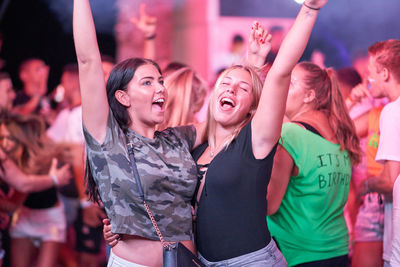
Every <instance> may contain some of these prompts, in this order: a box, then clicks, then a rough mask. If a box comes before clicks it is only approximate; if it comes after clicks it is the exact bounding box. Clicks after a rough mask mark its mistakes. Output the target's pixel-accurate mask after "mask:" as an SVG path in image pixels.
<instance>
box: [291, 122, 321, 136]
mask: <svg viewBox="0 0 400 267" xmlns="http://www.w3.org/2000/svg"><path fill="white" fill-rule="evenodd" d="M292 122H294V123H299V124H301V125H303V126H304V128H306V129H307V130H309V131H310V132H313V133H315V134H317V135H319V136H321V137H322V135H321V134H320V133H319V132H318V131H317V129H315V128H314V127H312V126H311V125H310V124H308V123H306V122H303V121H292Z"/></svg>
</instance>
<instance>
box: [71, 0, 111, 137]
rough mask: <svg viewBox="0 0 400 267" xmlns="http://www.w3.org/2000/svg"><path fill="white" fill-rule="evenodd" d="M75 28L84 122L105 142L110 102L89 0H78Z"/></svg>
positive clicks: (75, 10)
mask: <svg viewBox="0 0 400 267" xmlns="http://www.w3.org/2000/svg"><path fill="white" fill-rule="evenodd" d="M73 32H74V43H75V50H76V56H77V59H78V65H79V82H80V87H81V96H82V118H83V123H84V124H85V127H86V129H87V130H88V131H89V133H90V134H91V135H92V136H93V137H94V138H95V139H96V140H97V141H98V142H99V143H102V142H103V141H104V139H105V136H106V126H107V119H108V113H109V105H108V101H107V93H106V85H105V81H104V74H103V69H102V65H101V57H100V51H99V47H98V44H97V38H96V29H95V27H94V22H93V17H92V12H91V10H90V4H89V0H74V11H73Z"/></svg>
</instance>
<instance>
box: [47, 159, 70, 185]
mask: <svg viewBox="0 0 400 267" xmlns="http://www.w3.org/2000/svg"><path fill="white" fill-rule="evenodd" d="M57 165H58V160H57V159H56V158H54V159H53V160H52V162H51V167H50V170H49V176H50V177H54V178H52V179H55V181H56V182H55V183H56V186H58V187H60V186H64V185H67V184H68V183H69V181H70V180H71V178H72V174H71V170H70V165H69V164H64V165H63V166H62V167H60V168H58V167H57Z"/></svg>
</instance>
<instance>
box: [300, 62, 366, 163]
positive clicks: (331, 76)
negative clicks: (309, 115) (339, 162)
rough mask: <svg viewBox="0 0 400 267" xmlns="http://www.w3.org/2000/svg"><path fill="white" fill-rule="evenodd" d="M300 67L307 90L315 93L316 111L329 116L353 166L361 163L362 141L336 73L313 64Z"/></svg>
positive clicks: (342, 147) (341, 145) (303, 63)
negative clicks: (349, 112) (345, 101)
mask: <svg viewBox="0 0 400 267" xmlns="http://www.w3.org/2000/svg"><path fill="white" fill-rule="evenodd" d="M298 67H300V68H301V69H303V70H304V71H305V72H306V74H305V77H304V79H303V81H304V84H305V86H306V88H305V89H307V90H311V89H312V90H314V91H315V100H314V109H315V110H319V111H321V112H322V113H324V114H325V116H327V118H328V121H329V125H330V127H331V128H332V130H333V132H334V133H335V135H336V139H337V140H338V142H339V145H340V148H341V149H342V150H343V149H346V150H347V152H348V153H349V155H350V158H351V161H352V163H353V164H357V163H359V162H360V160H361V150H360V141H359V138H358V136H357V134H356V130H355V126H354V123H353V121H352V120H351V118H350V116H349V114H348V111H347V107H346V105H345V103H344V100H343V97H342V94H341V93H340V89H339V83H338V80H337V77H336V74H335V71H334V70H333V69H326V70H323V69H321V68H320V67H318V66H317V65H315V64H314V63H311V62H301V63H299V64H298Z"/></svg>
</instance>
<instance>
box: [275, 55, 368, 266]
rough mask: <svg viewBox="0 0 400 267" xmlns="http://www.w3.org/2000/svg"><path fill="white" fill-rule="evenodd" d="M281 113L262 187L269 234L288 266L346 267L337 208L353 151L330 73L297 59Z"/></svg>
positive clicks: (355, 156)
mask: <svg viewBox="0 0 400 267" xmlns="http://www.w3.org/2000/svg"><path fill="white" fill-rule="evenodd" d="M286 116H287V117H288V118H289V119H290V122H288V123H285V124H284V125H283V128H282V134H281V139H280V142H279V144H280V145H279V146H278V149H277V152H276V156H275V160H274V166H273V170H272V176H271V182H270V184H269V187H268V195H267V199H268V215H269V217H268V226H269V229H270V231H271V234H272V236H274V237H275V239H276V240H277V243H278V245H279V246H280V248H281V250H282V253H283V255H284V256H285V258H286V260H287V262H288V264H289V266H294V265H301V266H347V265H348V257H347V254H348V232H347V226H346V222H345V219H344V215H343V208H344V205H345V204H346V201H347V196H348V190H349V183H350V177H351V166H352V164H357V163H358V162H359V161H360V150H359V140H358V138H357V135H356V132H355V128H354V125H353V122H352V120H351V119H350V117H349V115H348V113H347V109H346V106H345V103H344V101H343V98H342V96H341V93H340V91H339V86H338V82H337V79H336V75H335V73H334V71H333V70H331V69H327V70H323V69H321V68H319V67H318V66H317V65H315V64H313V63H309V62H303V63H299V64H298V65H297V66H296V67H295V68H294V70H293V72H292V77H291V82H290V88H289V94H288V99H287V103H286ZM300 251H301V253H299V252H300Z"/></svg>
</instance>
